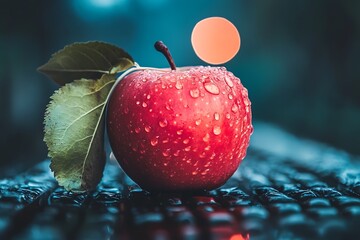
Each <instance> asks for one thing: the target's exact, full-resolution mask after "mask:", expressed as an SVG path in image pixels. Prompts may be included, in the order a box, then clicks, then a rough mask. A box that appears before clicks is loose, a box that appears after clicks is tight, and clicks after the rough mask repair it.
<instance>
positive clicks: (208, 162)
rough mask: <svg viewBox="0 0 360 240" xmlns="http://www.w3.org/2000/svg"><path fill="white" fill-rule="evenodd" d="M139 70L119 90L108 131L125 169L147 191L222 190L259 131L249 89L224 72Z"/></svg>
mask: <svg viewBox="0 0 360 240" xmlns="http://www.w3.org/2000/svg"><path fill="white" fill-rule="evenodd" d="M155 46H156V48H157V49H158V50H159V51H162V52H165V55H166V57H167V58H168V60H169V62H170V65H171V67H172V69H168V70H164V69H158V70H156V69H155V70H154V69H148V70H139V71H136V72H133V73H131V74H129V75H127V76H126V77H125V78H124V79H123V80H121V81H120V83H119V84H118V85H117V86H116V87H115V89H114V91H113V93H112V95H111V97H110V101H109V105H108V113H107V129H108V135H109V139H110V144H111V147H112V151H113V153H114V155H115V157H116V159H117V160H118V161H119V163H120V165H121V167H122V168H123V170H124V171H125V172H126V173H127V174H128V175H129V177H130V178H131V179H133V180H134V181H135V182H136V183H137V184H139V185H140V186H141V187H142V188H144V189H148V190H160V191H178V190H200V189H206V190H209V189H214V188H216V187H219V186H221V185H222V184H224V183H225V182H226V181H227V180H228V179H229V178H230V177H231V175H232V174H233V173H234V172H235V170H236V169H237V168H238V166H239V164H240V162H241V161H242V159H243V158H244V157H245V155H246V149H247V147H248V145H249V138H250V135H251V133H252V130H253V128H252V125H251V108H250V101H249V98H248V92H247V90H246V88H244V86H243V85H242V84H241V82H240V80H239V79H238V78H237V77H235V76H234V75H233V74H232V73H231V72H229V71H227V70H226V69H225V68H224V67H202V66H198V67H184V68H177V69H176V68H175V65H174V63H173V62H172V58H171V56H170V53H169V52H168V50H167V48H166V47H165V45H163V43H162V42H157V44H156V45H155Z"/></svg>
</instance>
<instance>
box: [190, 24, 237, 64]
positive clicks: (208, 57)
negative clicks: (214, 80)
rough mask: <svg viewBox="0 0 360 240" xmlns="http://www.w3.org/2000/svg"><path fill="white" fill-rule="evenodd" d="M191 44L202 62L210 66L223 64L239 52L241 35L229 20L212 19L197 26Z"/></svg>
mask: <svg viewBox="0 0 360 240" xmlns="http://www.w3.org/2000/svg"><path fill="white" fill-rule="evenodd" d="M191 43H192V45H193V48H194V50H195V53H196V55H197V56H198V57H199V58H200V59H201V60H203V61H205V62H207V63H210V64H223V63H226V62H228V61H230V60H231V59H232V58H233V57H234V56H235V55H236V53H237V52H238V51H239V49H240V34H239V32H238V30H237V29H236V27H235V26H234V24H232V23H231V22H230V21H229V20H227V19H225V18H222V17H210V18H206V19H203V20H201V21H200V22H198V23H197V24H196V25H195V27H194V29H193V32H192V34H191Z"/></svg>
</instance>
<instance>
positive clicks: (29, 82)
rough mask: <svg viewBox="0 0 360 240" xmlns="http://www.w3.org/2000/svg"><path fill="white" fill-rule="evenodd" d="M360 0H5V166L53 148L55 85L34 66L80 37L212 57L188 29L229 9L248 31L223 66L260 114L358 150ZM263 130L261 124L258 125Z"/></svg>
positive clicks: (132, 48) (0, 101) (145, 54)
mask: <svg viewBox="0 0 360 240" xmlns="http://www.w3.org/2000/svg"><path fill="white" fill-rule="evenodd" d="M359 12H360V2H359V1H334V0H317V1H311V0H305V1H286V0H273V1H265V0H262V1H260V0H253V1H242V0H222V1H209V0H197V1H189V0H181V1H180V0H153V1H150V0H72V1H70V0H52V1H48V0H47V1H46V0H38V1H35V0H28V1H20V0H11V1H10V0H5V1H2V2H1V8H0V109H1V110H0V114H1V116H0V127H1V132H0V146H1V151H2V152H1V160H0V169H1V170H0V174H3V175H9V174H12V173H14V172H16V171H18V170H22V169H25V168H27V167H28V166H30V165H32V164H34V163H35V162H38V161H41V160H42V159H44V158H45V157H46V152H47V151H46V147H45V144H44V143H43V141H42V138H43V132H42V128H43V125H42V122H43V115H44V111H45V106H46V104H47V103H48V101H49V97H50V96H51V94H52V93H53V91H54V90H55V89H57V88H58V86H57V85H56V84H54V83H53V82H51V81H50V80H48V79H47V78H46V77H45V76H43V75H41V74H39V73H38V72H36V68H37V67H38V66H39V65H41V64H43V63H45V62H46V61H47V60H48V59H49V57H50V55H51V54H52V53H54V52H55V51H57V50H59V49H61V48H63V47H64V46H65V45H67V44H69V43H72V42H76V41H89V40H102V41H107V42H110V43H113V44H116V45H118V46H120V47H122V48H124V49H126V50H127V51H128V52H129V53H130V54H131V55H132V56H133V58H134V59H135V60H136V61H137V62H138V63H139V64H140V65H143V66H154V67H165V66H167V63H166V61H165V59H164V57H163V56H161V55H160V54H159V53H158V52H156V51H155V50H154V49H153V44H154V42H155V41H156V40H163V41H164V42H165V43H166V44H167V45H168V47H169V48H170V50H171V52H172V55H173V57H174V59H175V62H176V64H177V65H178V66H187V65H207V64H206V63H204V62H202V61H201V60H200V59H199V58H198V57H197V56H196V55H195V53H194V51H193V49H192V47H191V42H190V36H191V31H192V28H193V27H194V25H195V24H196V23H197V22H198V21H200V20H201V19H203V18H206V17H210V16H222V17H225V18H227V19H229V20H230V21H232V22H233V23H234V24H235V25H236V26H237V28H238V30H239V32H240V34H241V37H242V38H241V39H242V42H241V49H240V52H239V53H238V54H237V55H236V57H235V58H234V59H233V60H231V61H230V62H228V63H227V64H225V66H226V67H227V68H228V69H229V70H230V71H232V72H234V74H235V75H237V76H238V77H239V78H240V79H241V80H242V82H243V84H244V85H245V86H246V87H247V88H248V90H249V95H250V98H251V101H252V104H253V119H254V121H268V122H272V123H275V124H276V125H279V126H281V127H284V128H286V129H287V130H289V131H290V132H293V133H296V134H299V135H300V136H304V137H307V138H313V139H316V140H319V141H321V142H325V143H328V144H330V145H333V146H336V147H338V148H341V149H345V150H347V151H350V152H352V153H354V154H359V153H360V147H359V143H360V124H359V123H360V95H359V91H360V70H359V69H360V66H359V62H360V61H359V53H360V14H359ZM255 131H256V129H255Z"/></svg>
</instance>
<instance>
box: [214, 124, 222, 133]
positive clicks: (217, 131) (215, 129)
mask: <svg viewBox="0 0 360 240" xmlns="http://www.w3.org/2000/svg"><path fill="white" fill-rule="evenodd" d="M213 133H214V134H215V135H220V133H221V128H220V127H219V126H215V127H214V129H213Z"/></svg>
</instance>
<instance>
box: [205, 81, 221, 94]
mask: <svg viewBox="0 0 360 240" xmlns="http://www.w3.org/2000/svg"><path fill="white" fill-rule="evenodd" d="M204 88H205V90H206V91H208V92H209V93H211V94H215V95H218V94H219V93H220V90H219V88H218V87H217V86H216V85H215V84H214V83H211V82H206V83H204Z"/></svg>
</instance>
